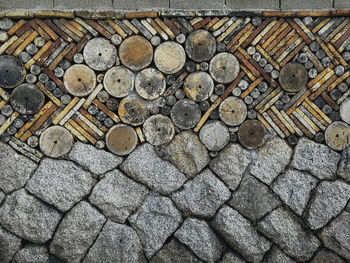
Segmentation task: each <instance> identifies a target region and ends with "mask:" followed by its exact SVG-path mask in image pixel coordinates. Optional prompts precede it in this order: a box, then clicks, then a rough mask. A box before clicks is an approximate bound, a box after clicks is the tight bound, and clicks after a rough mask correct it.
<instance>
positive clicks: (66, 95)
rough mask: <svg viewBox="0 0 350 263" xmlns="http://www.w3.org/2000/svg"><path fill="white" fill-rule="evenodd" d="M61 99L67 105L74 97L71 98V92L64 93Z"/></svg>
mask: <svg viewBox="0 0 350 263" xmlns="http://www.w3.org/2000/svg"><path fill="white" fill-rule="evenodd" d="M60 100H61V102H62V104H64V105H67V104H69V102H71V101H72V98H71V96H70V95H69V94H64V95H63V96H62V97H61V98H60Z"/></svg>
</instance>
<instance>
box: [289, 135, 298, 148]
mask: <svg viewBox="0 0 350 263" xmlns="http://www.w3.org/2000/svg"><path fill="white" fill-rule="evenodd" d="M287 142H288V143H289V145H291V146H294V145H296V144H297V143H298V137H297V136H296V135H294V134H292V135H290V136H289V137H288V138H287Z"/></svg>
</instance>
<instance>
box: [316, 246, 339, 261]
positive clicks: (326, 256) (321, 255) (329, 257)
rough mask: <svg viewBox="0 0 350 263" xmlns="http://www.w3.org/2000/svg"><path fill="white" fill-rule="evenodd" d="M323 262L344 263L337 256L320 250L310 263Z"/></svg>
mask: <svg viewBox="0 0 350 263" xmlns="http://www.w3.org/2000/svg"><path fill="white" fill-rule="evenodd" d="M324 262H332V263H345V261H344V260H343V259H342V258H340V257H339V256H338V255H336V254H334V253H332V252H330V251H328V250H325V249H322V250H319V251H318V252H317V253H316V256H315V257H314V258H313V259H312V261H311V263H324Z"/></svg>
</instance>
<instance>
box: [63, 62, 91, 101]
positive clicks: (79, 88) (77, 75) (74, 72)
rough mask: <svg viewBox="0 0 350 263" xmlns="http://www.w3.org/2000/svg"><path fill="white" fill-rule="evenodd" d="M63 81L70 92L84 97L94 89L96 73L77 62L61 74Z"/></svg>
mask: <svg viewBox="0 0 350 263" xmlns="http://www.w3.org/2000/svg"><path fill="white" fill-rule="evenodd" d="M63 83H64V86H65V88H66V89H67V91H68V92H69V93H70V94H72V95H73V96H77V97H84V96H87V95H89V94H90V93H91V92H92V91H93V90H94V89H95V86H96V75H95V72H94V71H93V70H92V69H90V68H89V67H88V66H85V65H81V64H79V65H78V64H77V65H73V66H71V67H70V68H68V69H67V70H66V73H65V74H64V76H63Z"/></svg>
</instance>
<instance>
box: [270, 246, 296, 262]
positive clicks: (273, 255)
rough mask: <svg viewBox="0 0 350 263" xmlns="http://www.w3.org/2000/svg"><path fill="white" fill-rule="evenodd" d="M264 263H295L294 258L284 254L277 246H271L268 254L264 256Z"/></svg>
mask: <svg viewBox="0 0 350 263" xmlns="http://www.w3.org/2000/svg"><path fill="white" fill-rule="evenodd" d="M263 262H264V263H281V262H283V263H295V262H296V261H294V260H293V259H292V258H290V257H288V256H287V255H286V254H284V253H283V252H282V251H281V250H280V249H278V248H277V247H276V246H274V247H273V248H271V250H270V251H269V253H268V255H267V256H266V257H265V258H264V261H263Z"/></svg>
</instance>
